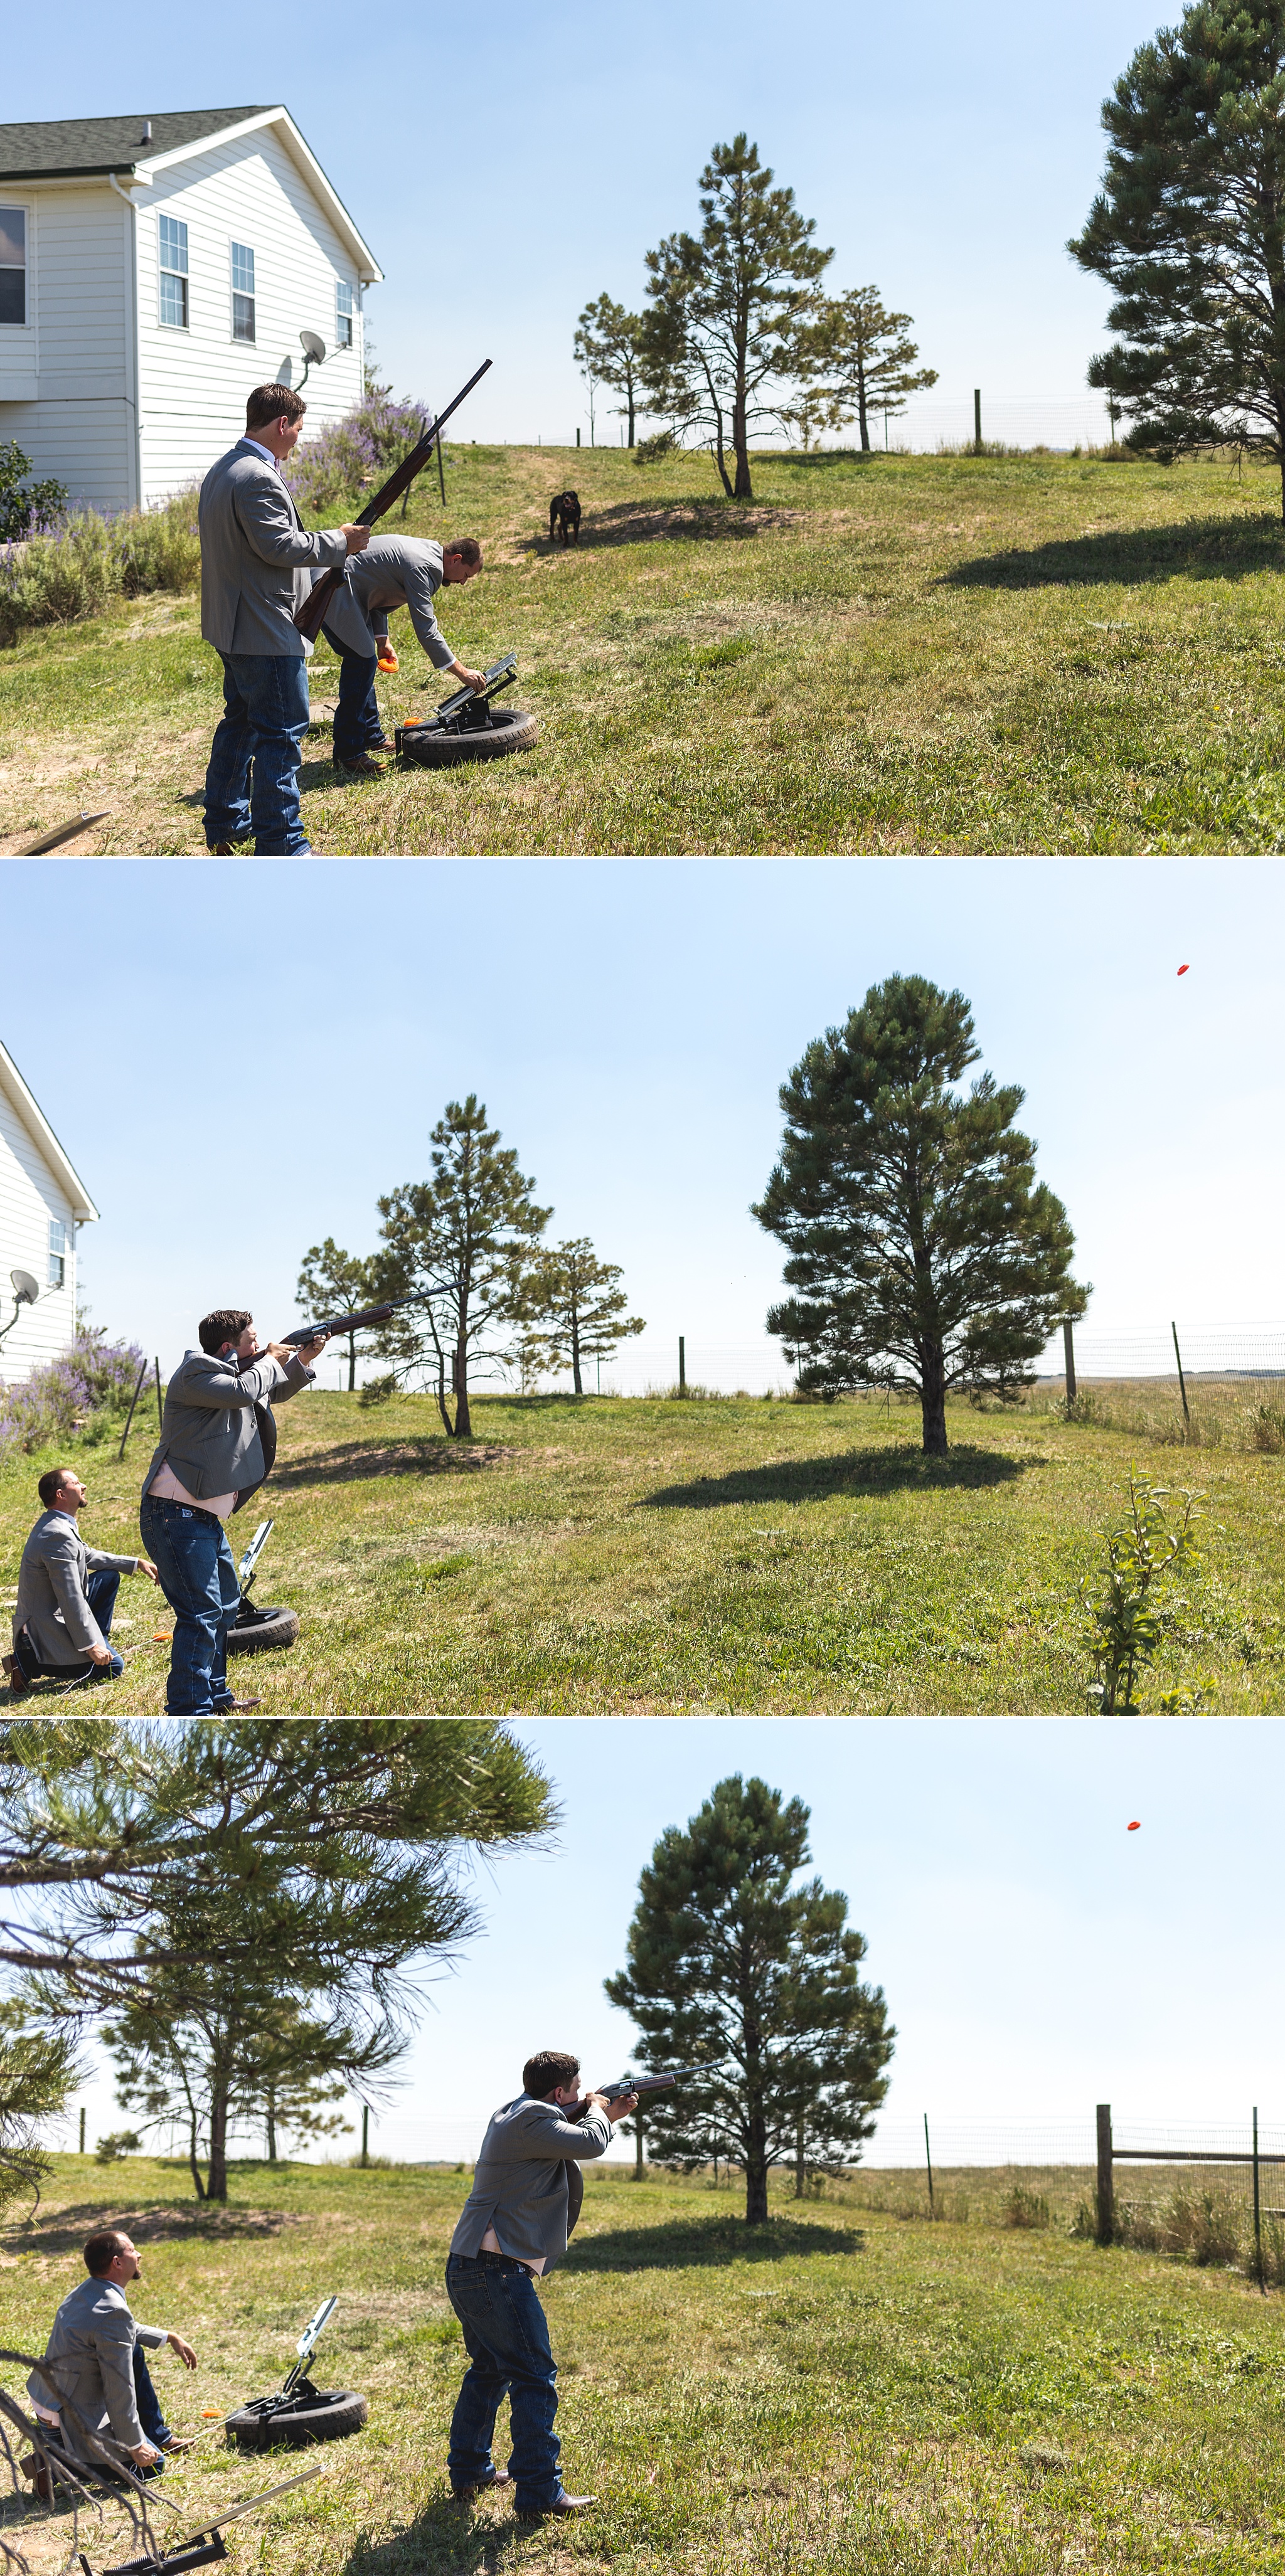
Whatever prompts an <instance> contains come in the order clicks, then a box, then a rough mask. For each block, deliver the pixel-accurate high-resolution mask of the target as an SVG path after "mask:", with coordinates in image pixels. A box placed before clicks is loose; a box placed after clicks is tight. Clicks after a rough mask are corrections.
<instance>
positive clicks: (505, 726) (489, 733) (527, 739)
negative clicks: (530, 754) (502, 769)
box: [401, 707, 540, 769]
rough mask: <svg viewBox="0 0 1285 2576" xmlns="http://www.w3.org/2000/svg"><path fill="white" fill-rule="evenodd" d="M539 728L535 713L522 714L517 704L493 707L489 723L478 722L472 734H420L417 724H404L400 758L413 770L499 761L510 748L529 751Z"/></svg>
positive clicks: (429, 732)
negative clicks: (492, 714) (412, 766)
mask: <svg viewBox="0 0 1285 2576" xmlns="http://www.w3.org/2000/svg"><path fill="white" fill-rule="evenodd" d="M539 731H540V720H539V717H538V716H531V715H526V714H524V712H523V710H522V708H521V707H497V708H496V710H495V714H494V716H493V718H492V720H491V723H490V724H489V725H479V726H478V729H477V731H476V733H434V732H433V731H432V730H431V728H430V729H426V730H425V731H424V732H423V733H420V731H419V729H418V727H417V726H406V727H404V728H403V730H402V737H401V747H402V757H403V759H404V760H410V761H413V762H414V764H415V766H416V768H417V769H457V768H458V767H459V765H460V763H461V761H465V760H503V759H504V758H505V756H506V754H507V753H508V752H510V751H529V750H530V748H531V745H532V743H533V742H534V741H535V740H536V739H537V737H538V735H539Z"/></svg>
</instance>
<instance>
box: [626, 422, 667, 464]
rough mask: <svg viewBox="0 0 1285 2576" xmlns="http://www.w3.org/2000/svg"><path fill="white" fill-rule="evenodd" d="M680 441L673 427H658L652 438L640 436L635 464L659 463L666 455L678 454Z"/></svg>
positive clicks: (635, 451)
mask: <svg viewBox="0 0 1285 2576" xmlns="http://www.w3.org/2000/svg"><path fill="white" fill-rule="evenodd" d="M677 454H678V441H677V439H676V438H675V436H674V433H673V431H672V429H658V430H657V431H656V433H655V436H654V437H652V438H640V439H639V441H638V444H637V446H636V448H635V449H634V463H635V465H659V464H660V463H661V462H662V461H663V459H664V458H665V457H666V456H677Z"/></svg>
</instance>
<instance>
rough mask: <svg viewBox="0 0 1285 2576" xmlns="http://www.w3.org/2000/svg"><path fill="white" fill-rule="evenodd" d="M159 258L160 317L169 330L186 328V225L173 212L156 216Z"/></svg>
mask: <svg viewBox="0 0 1285 2576" xmlns="http://www.w3.org/2000/svg"><path fill="white" fill-rule="evenodd" d="M158 231H159V235H160V260H161V320H162V322H164V323H165V324H166V325H167V327H168V328H169V329H170V330H171V331H186V329H187V322H188V313H187V226H186V224H181V223H180V222H179V220H178V217H177V216H176V215H161V216H160V217H159V218H158Z"/></svg>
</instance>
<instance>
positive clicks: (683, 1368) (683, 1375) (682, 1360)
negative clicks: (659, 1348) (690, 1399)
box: [678, 1333, 687, 1395]
mask: <svg viewBox="0 0 1285 2576" xmlns="http://www.w3.org/2000/svg"><path fill="white" fill-rule="evenodd" d="M678 1392H679V1394H680V1395H686V1393H687V1342H686V1339H685V1337H684V1335H683V1334H682V1333H680V1334H679V1336H678Z"/></svg>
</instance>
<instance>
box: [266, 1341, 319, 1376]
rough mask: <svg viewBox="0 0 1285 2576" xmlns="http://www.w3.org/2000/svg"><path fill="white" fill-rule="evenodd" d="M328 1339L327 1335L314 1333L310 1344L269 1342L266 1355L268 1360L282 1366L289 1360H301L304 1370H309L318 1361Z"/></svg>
mask: <svg viewBox="0 0 1285 2576" xmlns="http://www.w3.org/2000/svg"><path fill="white" fill-rule="evenodd" d="M329 1339H330V1335H329V1333H314V1334H313V1337H312V1340H311V1341H310V1342H269V1343H268V1344H267V1355H268V1357H269V1359H274V1360H280V1361H281V1363H282V1365H283V1366H284V1365H285V1364H286V1362H287V1361H289V1360H302V1361H303V1364H304V1367H305V1368H311V1366H312V1363H313V1361H314V1360H319V1359H320V1357H321V1354H322V1352H323V1351H324V1349H325V1347H326V1344H327V1342H328V1341H329Z"/></svg>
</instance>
